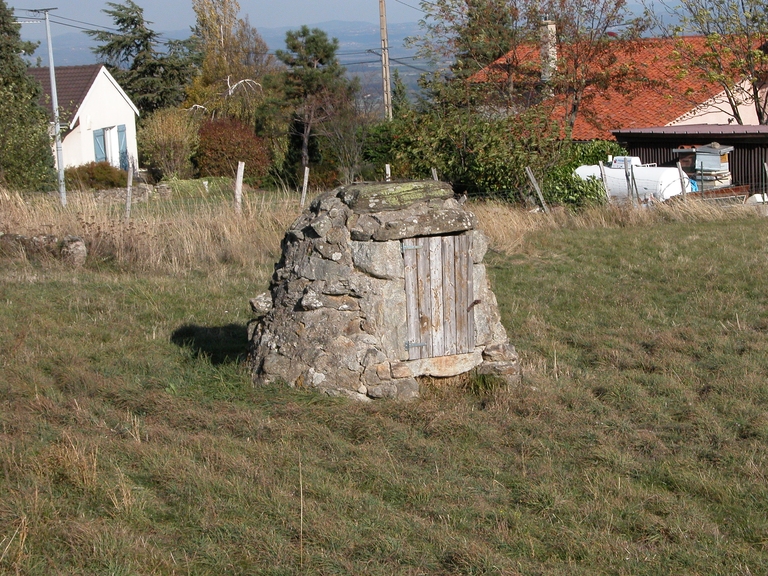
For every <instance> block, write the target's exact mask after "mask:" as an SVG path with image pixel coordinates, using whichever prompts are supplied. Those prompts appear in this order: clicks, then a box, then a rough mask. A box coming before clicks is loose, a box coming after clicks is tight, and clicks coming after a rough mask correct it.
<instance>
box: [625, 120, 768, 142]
mask: <svg viewBox="0 0 768 576" xmlns="http://www.w3.org/2000/svg"><path fill="white" fill-rule="evenodd" d="M612 133H613V136H614V137H615V138H616V140H618V141H619V142H630V143H632V144H633V145H640V144H641V143H642V144H643V145H650V146H656V145H661V144H662V143H672V144H674V145H679V144H682V143H687V144H705V143H708V142H712V141H717V142H719V143H721V144H723V143H729V144H733V145H746V144H760V145H766V144H768V126H760V125H758V126H740V125H739V124H691V125H688V126H685V125H682V126H681V125H678V126H658V127H655V128H623V129H621V130H612Z"/></svg>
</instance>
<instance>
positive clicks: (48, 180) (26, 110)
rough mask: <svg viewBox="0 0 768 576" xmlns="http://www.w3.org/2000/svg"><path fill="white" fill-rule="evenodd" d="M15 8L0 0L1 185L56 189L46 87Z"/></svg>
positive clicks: (33, 188) (32, 46) (33, 46)
mask: <svg viewBox="0 0 768 576" xmlns="http://www.w3.org/2000/svg"><path fill="white" fill-rule="evenodd" d="M19 28H20V26H19V24H17V23H16V22H15V19H14V16H13V10H12V9H10V8H8V5H7V4H6V3H5V0H0V186H7V187H10V188H14V189H20V190H53V189H55V173H54V163H53V151H52V149H51V138H50V136H49V132H48V127H49V122H48V115H47V114H46V112H45V110H43V108H42V107H41V106H40V104H39V101H40V97H41V92H42V89H41V87H40V85H39V84H38V83H37V82H35V81H34V80H33V79H32V77H31V76H29V75H28V74H27V64H26V62H24V60H23V58H22V57H21V55H22V53H25V54H31V53H32V52H34V49H35V48H36V46H35V45H34V44H32V43H30V42H23V41H22V40H21V36H20V35H19Z"/></svg>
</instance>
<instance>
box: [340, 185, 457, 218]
mask: <svg viewBox="0 0 768 576" xmlns="http://www.w3.org/2000/svg"><path fill="white" fill-rule="evenodd" d="M338 196H339V198H341V200H342V201H343V202H344V203H345V204H346V205H347V206H349V207H350V208H351V209H352V210H353V211H354V212H358V213H364V212H380V211H382V210H402V209H403V208H407V207H408V206H411V205H413V204H415V203H417V202H419V201H424V200H429V199H433V198H451V197H453V189H452V188H451V186H450V184H446V183H445V182H436V181H434V180H424V181H422V182H401V183H396V182H379V183H362V184H351V185H349V186H344V187H342V188H341V189H340V190H339V193H338Z"/></svg>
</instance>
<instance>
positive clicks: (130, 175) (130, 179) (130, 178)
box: [125, 160, 133, 222]
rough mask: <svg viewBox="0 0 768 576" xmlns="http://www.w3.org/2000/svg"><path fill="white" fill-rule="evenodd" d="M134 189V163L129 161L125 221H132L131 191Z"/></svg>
mask: <svg viewBox="0 0 768 576" xmlns="http://www.w3.org/2000/svg"><path fill="white" fill-rule="evenodd" d="M132 188H133V162H132V161H130V160H129V161H128V184H127V185H126V187H125V221H126V222H128V220H130V219H131V189H132Z"/></svg>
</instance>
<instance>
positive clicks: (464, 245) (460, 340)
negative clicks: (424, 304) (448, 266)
mask: <svg viewBox="0 0 768 576" xmlns="http://www.w3.org/2000/svg"><path fill="white" fill-rule="evenodd" d="M467 236H468V235H467V234H461V235H459V236H457V237H456V267H455V278H456V353H457V354H466V353H467V352H471V348H470V346H469V336H468V334H469V332H468V330H469V329H468V325H467V322H468V318H469V304H470V303H471V302H472V300H470V299H469V293H468V292H467V286H468V284H467V270H468V267H467V260H468V259H469V249H468V245H469V244H468V240H467Z"/></svg>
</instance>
